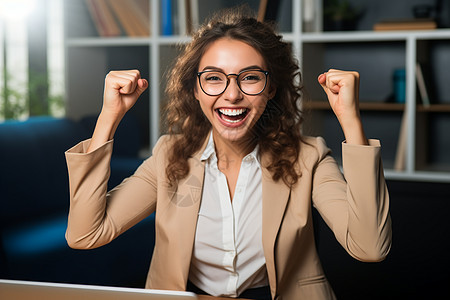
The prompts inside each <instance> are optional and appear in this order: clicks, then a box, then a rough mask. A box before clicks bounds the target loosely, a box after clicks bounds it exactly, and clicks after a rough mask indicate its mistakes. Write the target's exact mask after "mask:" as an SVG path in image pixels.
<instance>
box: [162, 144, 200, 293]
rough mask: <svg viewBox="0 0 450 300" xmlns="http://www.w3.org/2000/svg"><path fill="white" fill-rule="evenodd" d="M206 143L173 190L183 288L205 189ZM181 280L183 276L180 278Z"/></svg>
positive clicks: (172, 196) (175, 230)
mask: <svg viewBox="0 0 450 300" xmlns="http://www.w3.org/2000/svg"><path fill="white" fill-rule="evenodd" d="M205 146H206V143H205V144H204V145H203V147H201V150H199V151H198V152H197V153H196V154H195V155H194V156H193V157H192V158H190V159H189V160H188V162H189V166H190V172H189V174H188V176H187V177H186V178H184V179H183V180H180V182H179V183H178V186H177V187H175V188H174V189H173V190H172V192H171V193H172V195H170V199H171V200H170V201H171V202H172V203H174V204H176V205H175V206H174V207H173V208H174V209H175V211H174V215H176V222H175V223H174V224H176V228H172V230H173V234H174V235H175V236H177V239H178V242H177V244H178V247H177V248H178V249H177V253H178V255H179V256H178V257H179V259H178V260H177V261H178V262H180V264H181V266H180V269H179V270H180V271H181V273H180V274H181V277H182V281H184V282H178V284H179V285H182V288H184V287H185V286H186V283H187V278H188V274H189V266H190V261H191V257H192V250H193V245H194V239H195V231H196V227H197V219H198V212H199V209H200V202H201V196H202V190H203V177H204V173H205V164H204V162H202V161H201V159H200V158H201V155H202V153H203V151H204V148H205ZM180 280H181V278H180Z"/></svg>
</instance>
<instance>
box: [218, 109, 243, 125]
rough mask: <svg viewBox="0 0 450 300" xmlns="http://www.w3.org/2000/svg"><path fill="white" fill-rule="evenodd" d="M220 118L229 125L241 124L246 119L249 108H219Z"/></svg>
mask: <svg viewBox="0 0 450 300" xmlns="http://www.w3.org/2000/svg"><path fill="white" fill-rule="evenodd" d="M216 112H217V114H218V115H219V118H220V119H222V120H223V121H225V122H228V123H239V122H241V121H243V120H244V119H245V117H246V116H247V114H248V112H249V109H247V108H218V109H216Z"/></svg>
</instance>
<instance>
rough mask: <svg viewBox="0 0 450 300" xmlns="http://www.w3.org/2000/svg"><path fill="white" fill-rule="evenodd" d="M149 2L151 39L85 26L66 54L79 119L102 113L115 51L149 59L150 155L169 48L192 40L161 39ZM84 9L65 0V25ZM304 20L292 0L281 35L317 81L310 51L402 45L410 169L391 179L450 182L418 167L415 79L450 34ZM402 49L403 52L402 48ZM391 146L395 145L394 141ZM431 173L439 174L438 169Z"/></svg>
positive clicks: (155, 8) (448, 175) (69, 36)
mask: <svg viewBox="0 0 450 300" xmlns="http://www.w3.org/2000/svg"><path fill="white" fill-rule="evenodd" d="M149 1H150V6H149V7H150V26H151V35H150V36H148V37H138V38H130V37H126V36H121V37H115V38H102V37H98V36H97V35H96V34H95V33H93V32H94V31H95V28H88V27H87V26H88V25H81V27H80V28H79V29H78V28H76V29H74V28H66V30H65V32H66V53H67V57H66V63H67V64H66V66H67V76H66V78H67V88H66V90H67V101H68V108H67V113H68V116H69V117H73V118H80V117H82V116H84V115H90V114H98V112H99V111H100V108H101V98H102V92H103V80H104V76H105V75H106V73H107V72H108V70H109V68H110V67H111V66H110V64H111V62H109V61H108V59H109V58H108V56H109V55H110V51H111V50H112V51H114V49H125V51H129V52H130V53H131V55H129V56H130V58H131V60H132V61H133V62H134V59H136V58H135V57H133V53H134V51H136V52H137V53H138V52H139V53H145V54H146V57H143V58H142V60H143V61H146V62H147V63H145V64H144V65H143V68H144V69H145V70H146V71H147V72H148V74H149V81H150V90H149V92H148V99H141V100H140V101H148V103H147V106H146V107H148V114H149V118H148V119H149V122H148V126H149V149H148V151H147V152H149V151H150V149H151V148H152V146H153V145H154V144H155V143H156V141H157V139H158V138H159V136H160V134H161V132H160V121H161V120H160V117H161V113H160V109H161V104H160V100H161V96H162V95H163V90H164V86H163V85H162V82H161V73H162V72H163V71H164V70H165V68H166V67H167V64H168V63H170V62H171V61H170V59H169V60H168V61H163V60H162V57H166V56H167V55H169V54H167V53H166V52H168V49H170V50H171V51H172V50H173V49H174V48H175V47H176V46H177V45H179V44H182V43H186V42H188V41H189V40H190V37H188V36H161V35H160V34H159V31H160V30H159V27H160V26H159V24H160V20H159V18H160V15H159V13H158V12H159V4H160V3H159V2H160V1H156V0H149ZM83 5H84V0H75V1H74V0H72V1H65V6H66V18H65V19H66V27H74V26H75V25H74V24H79V23H80V22H81V21H83V20H85V21H86V23H89V22H88V20H87V19H88V18H89V17H90V16H89V15H82V14H86V10H85V9H83V7H82V6H83ZM77 14H80V15H77ZM299 16H302V3H301V1H297V0H292V28H291V31H289V32H282V35H283V38H284V40H286V41H287V42H289V43H292V45H293V51H294V54H295V56H296V57H297V58H298V59H299V62H300V65H301V66H302V71H303V72H304V76H305V77H307V76H311V77H315V76H316V75H317V74H316V73H315V70H311V69H308V68H307V67H308V62H307V61H305V59H304V55H305V54H308V51H309V52H311V50H315V49H317V50H318V51H314V52H317V54H315V55H318V56H317V59H318V61H320V60H321V59H322V60H323V59H324V58H323V57H320V56H321V55H322V56H324V55H325V53H324V51H325V50H326V49H327V47H329V46H332V45H338V46H340V45H343V46H344V47H345V45H355V46H356V47H357V46H358V45H363V46H364V45H374V46H376V47H383V45H387V46H388V45H389V43H395V44H396V45H398V47H397V48H395V51H396V52H397V53H398V52H399V51H400V52H401V53H400V55H401V57H402V60H403V61H402V62H401V64H402V65H403V66H404V67H405V69H406V103H405V104H404V106H401V107H400V108H395V109H394V110H397V111H398V113H397V114H398V115H399V118H401V114H402V112H403V111H404V112H405V116H406V122H407V128H408V131H407V138H406V152H405V157H406V161H405V167H404V169H403V170H401V171H395V170H393V169H392V166H388V167H387V168H386V171H385V174H386V177H387V178H390V179H395V180H417V181H440V182H450V166H449V167H448V168H446V167H445V166H444V167H442V166H439V167H438V168H433V167H432V166H430V168H422V167H418V166H417V161H418V157H417V155H419V154H418V153H417V151H416V149H417V142H418V141H417V133H416V130H417V128H416V126H417V110H418V107H417V105H416V102H417V101H416V99H417V95H416V81H415V64H416V61H417V57H418V55H419V53H418V44H419V43H422V42H426V41H434V40H444V41H446V40H450V30H449V29H439V30H434V31H396V32H373V31H354V32H314V33H304V32H303V29H302V20H301V18H300V17H299ZM80 20H81V21H80ZM81 23H83V22H81ZM77 26H78V25H77ZM380 45H381V46H380ZM398 48H400V49H401V50H398ZM308 49H309V50H308ZM324 49H325V50H324ZM117 51H118V50H117ZM387 51H389V50H387ZM355 55H362V54H358V51H357V50H356V51H355ZM315 59H316V57H312V58H310V57H308V60H315ZM449 67H450V66H449ZM303 68H304V69H303ZM322 71H325V70H322ZM380 100H381V99H380ZM448 106H450V105H444V108H443V109H441V108H435V110H438V111H440V110H442V111H443V112H442V114H446V116H448V117H450V112H449V110H447V109H448ZM144 107H145V105H144ZM390 110H392V109H391V108H390V107H389V106H380V107H377V106H375V108H373V107H372V108H370V111H371V112H372V113H375V114H376V113H379V114H380V120H382V117H383V114H384V113H385V112H386V111H390ZM313 111H316V109H313ZM319 111H321V113H322V114H326V113H327V112H326V109H324V108H320V109H319ZM425 113H426V112H425ZM363 121H364V120H363ZM442 138H446V137H442ZM327 142H328V140H327ZM382 142H383V140H382ZM388 142H389V143H391V142H393V141H388ZM394 142H396V141H394ZM385 143H386V142H385ZM449 152H450V151H449ZM449 155H450V154H449ZM391 156H392V155H391ZM391 159H393V157H391ZM429 169H431V170H429ZM432 169H437V170H436V171H434V170H432ZM441 169H443V170H441Z"/></svg>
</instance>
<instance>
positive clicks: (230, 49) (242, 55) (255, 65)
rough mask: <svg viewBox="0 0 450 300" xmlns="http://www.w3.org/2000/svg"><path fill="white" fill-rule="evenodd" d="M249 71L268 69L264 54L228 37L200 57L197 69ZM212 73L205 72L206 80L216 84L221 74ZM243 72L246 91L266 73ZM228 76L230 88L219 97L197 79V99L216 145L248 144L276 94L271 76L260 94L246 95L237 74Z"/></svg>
mask: <svg viewBox="0 0 450 300" xmlns="http://www.w3.org/2000/svg"><path fill="white" fill-rule="evenodd" d="M246 70H266V65H265V63H264V59H263V57H262V56H261V54H260V53H259V52H258V51H256V50H255V49H254V48H253V47H251V46H250V45H248V44H246V43H244V42H241V41H239V40H233V39H229V38H222V39H219V40H217V41H215V42H213V43H212V44H211V45H209V47H208V48H207V50H206V52H205V53H204V54H203V56H202V58H201V60H200V64H199V69H198V71H199V72H204V71H220V72H222V73H224V74H239V73H241V72H243V71H246ZM211 74H212V73H210V72H207V73H205V74H204V76H205V77H204V78H205V80H206V81H208V82H212V83H211V84H217V83H216V82H218V81H220V80H221V79H220V78H219V77H218V76H216V75H219V74H220V73H216V74H212V75H213V76H207V75H211ZM242 74H243V75H241V76H240V78H241V79H240V80H241V87H242V88H243V89H244V90H245V91H246V92H247V91H248V89H251V87H248V88H247V89H246V87H245V86H244V85H251V84H252V81H253V80H255V78H258V77H257V76H260V75H262V74H263V73H261V72H256V73H255V72H249V73H245V74H244V73H242ZM247 75H248V76H247ZM228 78H229V84H228V87H227V88H226V90H225V91H224V92H223V93H221V94H220V95H218V96H210V95H208V94H206V93H205V92H204V91H203V90H202V88H201V87H200V83H199V80H197V85H196V88H195V98H196V99H197V100H198V101H199V102H200V106H201V108H202V111H203V113H204V114H205V116H206V117H207V118H208V120H209V122H210V123H211V125H212V128H213V135H214V141H215V142H216V147H217V145H218V143H219V144H220V143H223V142H226V143H233V144H235V145H240V146H241V147H246V146H247V144H248V141H249V138H251V137H250V134H251V133H250V130H251V128H252V127H253V126H254V125H255V124H256V122H257V121H258V119H259V118H260V117H261V115H262V113H263V112H264V109H265V108H266V104H267V101H269V99H271V98H272V97H273V95H274V94H275V90H273V89H271V88H270V83H269V79H267V85H266V87H265V89H264V91H263V92H262V93H261V94H258V95H247V94H244V93H243V92H242V91H241V90H240V89H239V86H238V83H237V76H229V77H228ZM222 79H223V78H222ZM225 81H226V79H225ZM203 87H204V86H203ZM219 90H220V89H219ZM246 142H247V143H246Z"/></svg>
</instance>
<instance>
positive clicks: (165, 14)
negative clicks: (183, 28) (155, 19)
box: [113, 0, 173, 35]
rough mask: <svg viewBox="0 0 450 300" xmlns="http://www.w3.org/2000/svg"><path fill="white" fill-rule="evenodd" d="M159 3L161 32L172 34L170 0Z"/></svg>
mask: <svg viewBox="0 0 450 300" xmlns="http://www.w3.org/2000/svg"><path fill="white" fill-rule="evenodd" d="M113 1H114V0H113ZM160 4H161V33H162V35H173V21H172V0H162V1H161V2H160Z"/></svg>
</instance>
